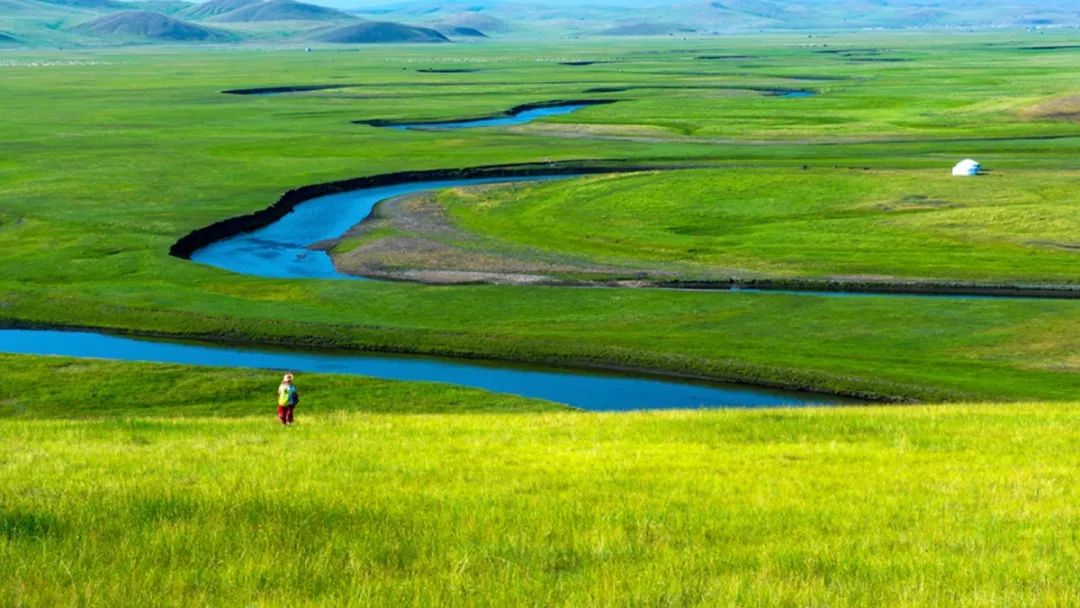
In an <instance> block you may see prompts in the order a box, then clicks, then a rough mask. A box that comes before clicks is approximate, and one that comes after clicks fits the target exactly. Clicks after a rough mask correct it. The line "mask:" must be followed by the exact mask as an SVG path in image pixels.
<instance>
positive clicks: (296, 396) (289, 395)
mask: <svg viewBox="0 0 1080 608" xmlns="http://www.w3.org/2000/svg"><path fill="white" fill-rule="evenodd" d="M277 393H278V398H277V417H278V420H281V424H284V425H285V426H288V425H290V424H292V423H293V409H294V408H296V404H297V403H300V393H298V392H296V385H294V384H293V375H292V374H285V376H284V377H283V378H282V379H281V384H280V385H279V386H278V389H277Z"/></svg>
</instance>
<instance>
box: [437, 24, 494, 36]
mask: <svg viewBox="0 0 1080 608" xmlns="http://www.w3.org/2000/svg"><path fill="white" fill-rule="evenodd" d="M432 29H434V30H436V31H438V32H439V33H440V34H442V35H443V36H447V37H455V36H456V37H459V38H487V34H485V33H484V32H481V31H480V30H478V29H476V28H472V27H461V26H456V25H433V26H432Z"/></svg>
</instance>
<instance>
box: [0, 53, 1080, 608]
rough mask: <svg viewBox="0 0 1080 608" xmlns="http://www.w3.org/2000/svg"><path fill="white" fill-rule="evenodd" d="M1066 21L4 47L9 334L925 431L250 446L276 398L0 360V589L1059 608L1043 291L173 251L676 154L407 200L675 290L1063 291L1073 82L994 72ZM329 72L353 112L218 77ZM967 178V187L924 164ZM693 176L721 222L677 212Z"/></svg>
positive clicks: (467, 437)
mask: <svg viewBox="0 0 1080 608" xmlns="http://www.w3.org/2000/svg"><path fill="white" fill-rule="evenodd" d="M1070 36H1071V34H1069V33H1059V34H1046V35H1039V36H1035V35H1029V34H1025V33H1019V32H1015V33H1013V32H1003V33H997V34H992V35H990V34H979V35H966V34H960V35H956V36H950V37H947V38H943V37H941V36H938V35H934V36H929V35H911V34H884V33H859V34H851V35H844V36H827V35H822V36H818V35H815V37H814V38H813V39H808V38H806V37H803V36H799V37H795V36H791V37H782V36H774V37H765V36H761V37H741V38H740V37H733V38H729V39H710V40H691V41H681V40H665V41H651V42H646V41H641V40H633V41H620V42H611V41H606V42H605V43H604V44H599V43H591V42H567V41H560V42H559V44H557V45H556V44H554V43H552V44H546V45H545V44H532V45H511V44H507V43H497V44H490V45H486V44H485V45H442V46H440V47H439V48H420V47H409V46H400V47H393V48H365V49H362V50H361V49H352V48H349V49H343V50H337V51H329V50H326V49H316V51H315V52H311V53H304V52H300V51H298V50H289V49H280V48H278V49H256V48H230V49H210V48H202V49H186V50H182V51H181V50H174V49H158V50H153V51H150V50H146V49H143V50H139V51H132V50H108V51H86V52H68V51H19V50H15V51H9V52H4V53H3V54H2V55H0V81H2V82H3V95H0V115H2V116H3V117H4V119H3V120H0V149H2V151H3V153H2V154H0V252H2V255H0V321H2V322H3V323H5V324H11V325H21V326H38V325H42V326H48V325H66V326H82V327H92V328H100V329H105V330H110V331H115V332H130V333H136V334H147V335H167V336H190V337H199V338H203V339H209V340H222V341H231V342H255V343H265V344H279V345H300V346H303V347H305V348H329V347H336V348H346V349H373V350H384V351H397V352H421V353H433V354H446V355H456V356H471V357H485V358H501V359H508V360H520V361H538V362H557V363H560V364H564V365H577V366H583V367H590V366H591V367H620V368H627V369H641V370H652V371H658V372H664V373H678V374H686V375H694V376H701V377H707V378H716V379H731V380H742V381H747V382H758V383H762V384H772V385H781V386H790V387H809V388H814V389H817V390H824V391H831V392H837V393H848V394H860V395H866V396H873V397H879V398H883V399H899V400H907V401H912V400H920V401H923V402H925V403H929V404H933V405H904V406H875V407H850V408H848V407H838V408H810V409H770V410H755V411H750V410H745V411H735V410H725V411H696V412H651V413H649V412H641V413H629V414H617V415H614V414H613V415H606V414H588V413H583V412H578V411H574V410H571V409H569V408H564V407H562V406H559V405H556V404H552V403H547V402H542V401H536V400H528V399H523V398H518V397H513V396H506V395H495V394H491V393H485V392H482V391H476V390H469V389H463V388H450V387H446V386H442V385H437V384H425V383H399V382H385V381H378V380H372V379H366V378H355V377H341V376H332V375H315V374H312V375H302V376H300V377H299V378H298V381H299V385H300V387H301V389H302V391H303V394H304V399H303V401H302V403H301V406H300V408H299V409H298V424H297V425H296V426H294V427H292V428H282V427H281V426H280V425H279V424H277V422H276V420H275V419H274V417H273V407H274V405H273V401H272V398H273V387H274V386H275V385H276V383H277V376H276V374H274V373H273V372H269V371H256V370H220V369H213V368H197V367H179V366H166V365H153V364H136V363H117V362H107V361H95V360H76V359H65V358H50V357H25V356H0V366H2V368H3V369H4V372H5V373H4V379H3V381H2V382H0V416H2V417H3V418H4V419H5V423H3V424H0V605H3V606H8V605H11V606H20V607H22V606H27V607H29V606H50V607H51V606H57V605H80V606H109V607H110V608H111V607H114V606H147V605H170V604H172V605H207V606H214V605H220V606H237V605H252V606H305V605H333V606H347V605H356V606H361V605H362V606H368V605H385V606H402V605H417V606H435V605H438V606H443V605H450V606H453V605H461V606H480V605H490V606H513V605H566V606H582V605H590V606H592V605H598V606H603V605H653V606H665V605H679V606H683V605H703V606H705V605H707V606H747V605H750V606H866V605H881V606H934V605H938V606H940V605H948V606H1071V605H1076V604H1078V603H1080V585H1078V581H1080V570H1078V566H1077V564H1080V540H1078V537H1077V530H1080V511H1078V510H1077V505H1078V504H1080V494H1078V493H1080V479H1078V475H1080V451H1078V450H1077V447H1076V446H1077V445H1080V436H1078V433H1080V420H1078V417H1080V408H1078V407H1077V403H1076V398H1077V395H1078V394H1080V373H1078V372H1080V351H1078V350H1077V344H1080V302H1078V301H1077V300H1066V299H1056V300H1049V299H1047V300H1038V299H1026V300H1025V299H953V298H934V297H893V296H881V295H874V296H855V297H819V296H810V295H795V294H787V293H768V294H748V293H738V294H717V293H702V292H689V291H671V290H659V289H585V288H569V287H527V286H493V285H475V286H430V285H419V284H409V283H391V282H378V281H368V282H352V281H300V280H267V279H261V278H256V277H248V276H238V275H233V274H231V273H228V272H225V271H222V270H219V269H215V268H211V267H206V266H201V265H198V264H194V263H192V262H189V261H185V260H180V259H176V258H172V257H169V256H168V253H167V252H168V249H169V247H170V245H172V244H173V243H174V242H175V241H176V239H178V238H180V237H181V236H183V235H184V234H186V233H188V232H189V231H191V230H193V229H196V228H199V227H202V226H205V225H207V224H210V223H212V222H215V221H218V220H221V219H224V218H227V217H231V216H235V215H238V214H242V213H249V212H251V211H254V210H257V209H261V208H263V207H265V206H267V205H269V204H271V203H272V202H273V201H274V200H276V198H277V197H278V196H279V195H280V193H281V192H283V191H285V190H287V189H290V188H294V187H297V186H301V185H305V184H312V183H318V182H325V181H331V180H338V179H343V178H348V177H355V176H361V175H372V174H378V173H384V172H390V171H401V170H413V169H433V168H445V167H468V166H478V165H490V164H498V163H511V162H544V161H557V160H608V161H616V162H627V163H633V164H649V165H659V164H663V165H679V166H685V167H686V168H687V169H688V170H686V171H667V172H656V173H648V174H637V175H626V176H619V177H608V176H603V177H599V176H598V177H589V178H581V179H574V180H568V181H563V182H559V184H558V185H556V184H545V185H538V186H530V187H527V188H520V187H510V188H507V189H494V190H485V191H483V192H482V193H479V194H478V193H476V192H455V193H452V194H447V195H443V196H442V197H441V198H440V201H441V202H443V203H444V204H445V205H446V206H447V208H448V209H449V210H450V212H451V214H452V219H453V220H454V221H455V222H456V223H457V224H459V225H460V226H463V227H465V228H466V229H468V230H471V231H473V232H474V233H476V234H482V235H484V237H485V238H487V239H489V240H491V241H492V242H495V241H498V242H500V243H504V244H505V246H506V247H518V248H540V249H543V250H545V251H554V252H573V253H574V255H579V256H582V257H586V258H589V259H596V260H604V261H610V262H612V263H619V264H626V265H643V264H644V265H655V266H656V267H663V268H669V267H672V268H674V267H677V270H679V272H686V273H694V272H701V273H705V272H712V271H714V270H715V268H716V267H721V266H722V267H725V268H729V267H730V268H736V269H737V270H739V271H741V272H747V273H760V274H763V275H775V276H781V275H783V276H832V275H836V274H859V275H866V274H871V275H888V276H896V277H906V278H913V277H914V278H942V277H943V278H949V279H963V280H973V281H1007V282H1025V283H1027V282H1046V283H1051V284H1060V285H1075V282H1076V276H1077V274H1078V273H1076V272H1075V269H1076V268H1077V263H1076V256H1077V252H1076V251H1075V250H1072V249H1069V248H1068V247H1059V248H1053V247H1047V246H1043V245H1040V244H1037V243H1039V242H1043V241H1046V242H1052V243H1057V244H1064V245H1071V244H1073V243H1075V231H1074V230H1073V227H1074V226H1075V221H1076V220H1075V217H1074V215H1070V214H1069V209H1070V206H1072V207H1075V205H1076V202H1077V201H1076V195H1075V192H1073V189H1071V188H1070V182H1071V181H1075V177H1076V174H1077V171H1080V164H1078V160H1077V159H1078V158H1080V156H1078V155H1077V152H1078V151H1080V149H1078V148H1080V124H1077V123H1076V122H1075V121H1074V120H1072V119H1071V118H1070V116H1071V114H1070V113H1069V108H1070V107H1071V106H1070V105H1069V103H1071V102H1068V101H1067V100H1069V99H1071V97H1070V95H1075V93H1076V91H1077V89H1078V88H1080V64H1077V63H1076V62H1075V54H1074V53H1072V52H1070V51H1069V50H1068V49H1065V50H1055V49H1050V50H1034V51H1033V50H1027V49H1026V48H1025V47H1029V46H1032V45H1035V44H1038V45H1043V46H1053V45H1062V44H1066V45H1067V44H1068V43H1069V42H1070V41H1071V38H1070ZM826 45H827V46H826ZM868 48H869V49H878V51H876V52H874V53H870V52H867V51H865V50H863V51H859V49H868ZM834 50H842V51H844V52H842V53H833V52H822V51H834ZM728 55H738V56H742V57H743V58H740V59H736V60H715V59H708V60H706V59H697V58H698V57H704V56H728ZM875 58H876V59H875ZM881 58H887V59H899V60H900V61H892V60H890V61H878V60H877V59H881ZM868 59H875V60H873V61H868ZM572 60H578V61H585V60H588V61H594V60H595V61H609V62H611V63H598V64H595V65H590V66H566V65H560V64H559V62H563V61H572ZM431 67H436V68H446V67H458V68H469V69H475V70H477V71H475V72H468V73H456V74H445V73H430V72H418V71H417V69H419V68H431ZM792 77H800V78H792ZM805 78H810V79H809V80H806V79H805ZM333 83H347V84H353V85H355V86H351V87H348V88H342V89H336V90H325V91H318V92H309V93H302V94H290V95H279V96H234V95H223V94H221V93H220V92H219V91H221V90H224V89H236V88H244V87H261V86H288V85H302V84H308V85H311V84H333ZM804 87H805V88H810V89H813V90H815V91H817V92H818V95H816V96H814V97H807V98H783V97H778V96H770V95H767V94H765V93H763V92H762V91H761V90H757V89H768V88H804ZM597 88H604V89H608V91H607V92H602V93H601V92H589V91H590V90H595V89H597ZM610 89H625V90H622V91H615V92H613V91H610ZM582 98H605V99H610V98H615V99H619V100H620V101H619V102H618V103H614V104H610V105H604V106H595V107H591V108H588V109H585V110H582V111H581V112H578V113H574V114H571V115H567V116H562V117H558V118H552V119H548V120H545V121H542V122H539V123H533V124H529V125H523V126H519V127H513V128H508V129H477V130H469V131H459V132H453V133H438V132H421V131H417V132H401V131H394V130H388V129H378V128H374V127H369V126H361V125H356V124H352V123H351V121H353V120H370V119H390V120H394V119H409V120H438V119H451V118H461V117H470V116H482V115H488V114H492V113H496V112H499V111H502V110H505V109H506V108H509V107H512V106H514V105H517V104H522V103H528V102H536V101H546V100H555V99H582ZM1063 100H1065V101H1063ZM1063 107H1064V108H1065V110H1064V111H1063V110H1062V108H1063ZM968 156H971V157H975V158H978V159H979V160H980V161H982V162H983V163H984V165H985V166H986V167H988V168H990V169H992V170H993V173H992V174H991V175H989V176H986V177H985V178H981V179H978V180H963V182H962V183H961V182H959V181H957V182H954V181H952V180H948V179H945V178H944V177H943V176H944V175H945V173H947V171H948V169H949V168H950V167H951V166H952V164H953V163H954V162H955V161H956V160H958V159H959V158H964V157H968ZM803 165H807V166H808V168H807V169H806V170H803V169H802V166H803ZM778 182H779V183H778ZM781 186H782V189H781ZM763 188H773V189H775V190H776V192H775V193H774V194H775V196H772V197H770V193H769V192H765V191H763ZM718 191H719V192H725V191H726V192H732V191H738V192H739V193H740V197H739V198H740V201H741V204H740V205H739V206H738V207H737V208H736V207H733V206H726V207H717V206H715V205H707V204H704V203H703V202H702V201H709V200H712V198H713V194H714V193H715V192H718ZM667 192H680V193H683V194H684V196H683V197H680V198H675V197H670V196H666V195H665V194H666V193H667ZM784 193H789V194H797V195H798V196H797V200H795V199H792V200H791V205H792V206H786V205H785V204H784V198H783V196H784ZM920 197H926V198H920ZM582 198H588V199H589V202H591V203H594V204H591V205H581V204H575V201H578V202H580V201H581V199H582ZM939 200H940V201H947V202H948V203H949V204H950V205H954V204H955V205H963V206H944V205H939V206H934V205H931V204H930V203H928V202H927V201H939ZM467 201H475V202H476V203H478V204H480V203H485V204H490V205H491V206H490V207H479V206H478V207H475V208H474V207H469V206H467V205H466V204H465V203H466V202H467ZM495 203H498V204H495ZM877 205H885V206H887V207H890V209H889V210H885V209H883V208H881V207H878V206H877ZM798 206H802V209H804V210H806V209H809V210H810V211H812V213H810V214H809V215H810V217H807V218H806V221H805V222H797V221H793V216H795V215H797V214H798V213H799V207H798ZM926 206H931V207H932V209H930V210H923V209H921V207H926ZM554 214H558V217H553V215H554ZM523 222H531V223H532V227H533V229H534V230H535V231H534V232H533V231H530V230H528V229H526V228H525V227H524V226H525V224H524V223H523ZM590 222H591V223H592V224H593V225H592V226H590V225H589V223H590ZM673 225H674V226H680V225H681V226H690V225H693V226H695V227H697V228H698V229H705V230H709V229H716V228H717V227H725V228H726V227H733V226H739V228H740V232H739V236H740V237H741V238H739V239H738V241H737V242H734V241H724V240H723V239H722V237H717V236H715V235H711V234H684V233H685V232H687V231H683V232H684V233H679V232H677V231H672V230H669V228H670V227H671V226H673ZM584 231H590V232H591V234H592V235H593V236H595V237H596V238H595V239H586V238H584V237H583V234H584ZM615 231H623V232H625V236H624V237H623V238H627V239H632V240H633V242H634V243H635V245H634V246H633V247H632V248H631V247H624V246H623V245H622V244H621V243H619V242H617V241H616V240H615V239H616V238H619V237H616V236H614V232H615ZM543 235H546V236H543ZM538 238H543V239H544V240H543V242H539V241H536V240H534V239H538ZM829 240H831V241H833V242H831V243H829V242H827V241H829ZM703 243H704V244H706V245H708V246H709V247H712V249H705V250H703V251H701V252H695V253H698V254H699V257H697V258H686V257H685V256H683V255H682V253H679V252H678V251H677V250H679V249H688V248H698V247H700V246H701V245H702V244H703ZM965 251H968V252H969V253H968V254H965ZM1070 269H1072V272H1070ZM941 401H951V402H965V403H952V404H940V403H938V402H941ZM1005 401H1008V402H1011V403H1002V402H1005Z"/></svg>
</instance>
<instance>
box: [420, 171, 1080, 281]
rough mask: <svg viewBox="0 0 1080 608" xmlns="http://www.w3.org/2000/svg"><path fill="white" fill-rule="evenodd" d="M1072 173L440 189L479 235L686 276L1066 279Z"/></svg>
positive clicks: (1077, 235)
mask: <svg viewBox="0 0 1080 608" xmlns="http://www.w3.org/2000/svg"><path fill="white" fill-rule="evenodd" d="M1078 178H1080V173H1077V172H1075V171H1060V170H1059V171H1042V170H1038V169H1031V170H1023V171H1005V172H995V173H991V174H988V175H984V176H981V177H978V178H975V179H969V178H957V177H953V176H951V175H950V174H949V171H948V167H942V168H941V169H938V170H935V171H927V170H907V171H895V170H893V171H888V170H877V171H857V170H850V169H847V170H838V169H833V168H831V167H809V168H807V169H805V170H800V169H776V168H771V169H740V170H693V171H677V172H673V173H647V174H642V175H621V176H598V177H590V178H586V179H579V180H575V181H574V182H571V183H562V182H554V183H546V184H529V185H520V186H516V187H514V188H483V189H464V190H461V189H459V190H454V191H447V192H444V193H442V194H441V196H440V197H439V201H440V202H441V203H442V204H443V206H444V207H446V208H447V210H448V212H449V214H450V216H451V217H452V218H453V219H454V220H455V223H456V224H457V225H458V226H460V227H461V228H463V229H465V230H466V231H468V232H471V233H474V234H477V235H479V236H482V237H484V239H485V240H484V241H480V243H481V244H482V246H484V247H489V248H496V249H497V248H507V249H510V250H515V249H516V250H520V251H529V250H535V251H547V252H553V253H559V254H569V255H574V256H578V257H584V258H586V259H588V260H591V261H592V262H593V263H596V264H616V265H621V266H624V267H627V268H643V269H649V270H655V271H668V272H672V273H675V274H676V275H678V276H681V277H682V278H684V279H687V278H688V279H695V278H697V279H707V278H712V279H722V278H728V277H732V276H735V277H738V276H743V277H746V276H757V277H772V278H803V279H833V280H845V279H846V280H850V281H859V280H868V281H877V282H888V281H917V282H923V283H938V284H942V283H950V282H952V283H955V282H973V283H989V284H995V283H996V284H1013V285H1015V284H1027V285H1075V284H1076V283H1077V282H1080V213H1077V208H1078V207H1080V194H1078V193H1077V190H1076V183H1077V179H1078Z"/></svg>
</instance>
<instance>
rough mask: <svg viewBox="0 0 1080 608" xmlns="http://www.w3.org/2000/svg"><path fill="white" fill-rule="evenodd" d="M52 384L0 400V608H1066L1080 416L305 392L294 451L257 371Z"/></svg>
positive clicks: (266, 381)
mask: <svg viewBox="0 0 1080 608" xmlns="http://www.w3.org/2000/svg"><path fill="white" fill-rule="evenodd" d="M3 363H4V365H5V367H6V368H8V369H15V370H17V371H18V370H27V369H33V368H35V367H37V366H42V365H48V366H55V365H58V364H59V363H60V362H58V361H51V360H50V361H47V360H44V359H40V358H25V357H6V358H5V359H4V361H3ZM63 363H64V364H65V365H67V366H68V367H69V368H70V369H69V371H68V372H66V373H65V372H64V371H62V370H54V373H53V374H52V375H51V376H49V378H50V380H49V382H50V384H51V386H52V388H51V389H50V390H51V391H52V396H50V394H49V391H46V390H44V389H40V390H38V389H34V387H33V386H32V385H27V384H26V383H24V382H23V380H20V379H19V376H18V375H16V376H15V378H16V379H15V380H14V381H13V382H11V383H5V384H4V388H3V390H4V393H3V396H4V400H5V403H7V402H8V401H9V400H10V399H11V398H13V395H14V394H15V393H17V392H19V391H29V392H30V393H31V394H33V395H34V396H33V398H32V399H30V400H29V401H24V402H23V403H22V406H21V407H22V409H21V411H22V413H23V415H24V416H26V417H27V418H29V419H22V420H8V421H7V422H5V423H4V424H3V425H0V589H2V590H3V596H2V597H3V601H2V603H3V604H4V605H5V606H26V607H30V606H50V607H51V606H58V605H80V606H108V607H110V608H112V607H119V606H147V605H155V606H167V605H185V606H190V605H205V606H237V605H245V606H308V605H310V606H316V605H325V606H348V605H354V606H407V605H416V606H433V605H440V606H454V605H461V606H518V605H566V606H582V605H590V606H606V605H610V606H616V605H618V606H625V605H679V606H685V605H703V606H705V605H707V606H868V605H888V606H941V605H948V606H1070V605H1075V604H1077V603H1078V602H1080V566H1078V564H1080V538H1078V537H1077V530H1078V529H1080V510H1078V507H1077V505H1078V504H1080V478H1078V477H1080V451H1078V450H1077V447H1076V446H1077V445H1080V407H1078V406H1080V404H1076V403H1029V404H1011V405H979V404H966V405H949V406H886V407H880V406H879V407H854V408H835V409H828V408H820V409H806V410H799V409H779V410H761V411H731V410H728V411H702V412H664V413H634V414H615V415H601V414H587V413H581V412H572V411H563V412H559V411H547V412H541V411H535V412H522V411H520V409H521V408H522V407H535V406H537V405H539V407H544V406H543V405H542V404H537V402H527V401H525V400H516V399H514V398H504V397H498V396H494V395H490V394H486V393H482V392H479V391H471V393H472V394H471V395H470V397H469V401H470V403H472V404H474V405H475V406H478V407H479V408H480V409H487V410H488V411H486V412H473V413H453V411H454V406H453V405H452V404H451V403H447V404H445V405H446V406H447V407H445V408H441V409H440V407H439V406H440V402H441V400H442V395H443V388H442V387H440V386H438V385H412V386H410V385H406V384H401V383H372V382H369V381H364V380H360V379H335V378H332V377H329V376H322V377H315V376H306V377H301V378H299V380H300V382H302V383H303V384H302V386H304V388H305V390H306V393H305V399H304V401H303V402H302V404H301V408H300V410H299V413H298V423H297V424H296V425H295V426H294V427H292V428H288V429H286V428H281V427H280V425H278V423H277V421H276V420H275V419H274V418H273V406H272V403H271V404H268V403H267V399H266V395H267V394H270V395H272V394H273V387H274V384H275V383H276V377H275V376H274V375H273V374H271V373H262V372H221V371H215V370H201V369H194V370H191V369H187V370H182V369H179V368H173V367H167V366H151V365H136V364H113V363H101V362H92V361H78V362H74V361H64V362H63ZM181 373H183V374H185V375H186V376H187V378H188V380H187V381H186V382H179V381H178V382H177V387H178V389H180V390H178V391H177V392H176V393H174V395H175V398H174V399H172V400H171V401H170V402H169V403H168V404H163V401H162V398H161V397H160V396H159V395H157V394H156V393H150V394H147V393H142V392H140V391H139V390H138V388H139V387H140V386H147V387H149V388H155V387H157V386H158V385H157V384H155V383H156V382H157V381H158V380H160V379H162V378H168V377H170V375H171V374H181ZM229 375H236V376H239V380H238V381H237V382H236V383H233V382H230V381H229V380H228V379H227V376H229ZM140 376H144V377H147V379H148V381H147V382H146V384H145V385H144V384H142V382H141V381H139V382H134V383H133V385H132V387H131V388H132V390H131V392H130V393H129V394H128V398H127V407H126V409H125V408H122V407H120V406H119V405H118V404H117V403H110V404H108V406H107V407H106V408H105V409H103V410H102V411H101V412H100V413H99V415H98V416H93V417H89V418H87V415H88V413H89V412H90V411H91V410H92V409H93V407H94V405H95V400H94V397H95V395H101V394H102V393H101V392H95V391H96V390H97V389H96V388H95V384H96V383H99V382H100V383H101V384H104V385H105V386H106V389H105V392H106V393H107V392H109V391H114V390H116V389H119V388H122V387H121V386H120V384H122V382H123V381H124V379H127V380H132V381H134V380H135V379H137V378H139V377H140ZM95 378H101V379H102V380H100V381H97V380H95ZM110 378H112V380H110ZM155 378H156V379H158V380H155ZM324 385H325V386H324ZM376 385H378V388H377V389H375V388H373V387H375V386H376ZM239 389H242V390H239ZM244 390H248V391H250V393H249V394H247V395H246V396H245V395H244V394H242V392H243V391H244ZM372 390H378V394H379V398H378V399H375V400H373V399H371V398H370V395H369V394H368V393H369V391H372ZM350 393H351V397H352V399H354V401H350V399H349V396H350ZM186 396H190V397H191V398H190V400H188V399H186V398H185V397H186ZM15 397H17V395H15ZM324 398H325V399H329V400H332V401H333V402H334V405H333V406H332V407H327V408H324V404H323V399H324ZM454 399H455V397H454V395H453V393H451V395H450V396H449V400H450V401H453V400H454ZM217 404H224V405H225V407H224V408H223V411H217V410H216V407H215V406H216V405H217ZM351 404H354V407H350V405H351ZM506 407H509V408H514V409H516V410H518V411H517V413H507V410H505V409H503V408H506ZM66 408H73V411H72V412H71V415H70V416H65V413H64V410H65V409H66ZM147 408H149V409H150V411H148V410H147ZM395 408H401V412H413V413H412V414H405V413H394V410H395ZM425 411H426V412H439V413H418V412H425ZM35 412H40V413H41V417H40V418H38V419H34V418H35Z"/></svg>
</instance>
